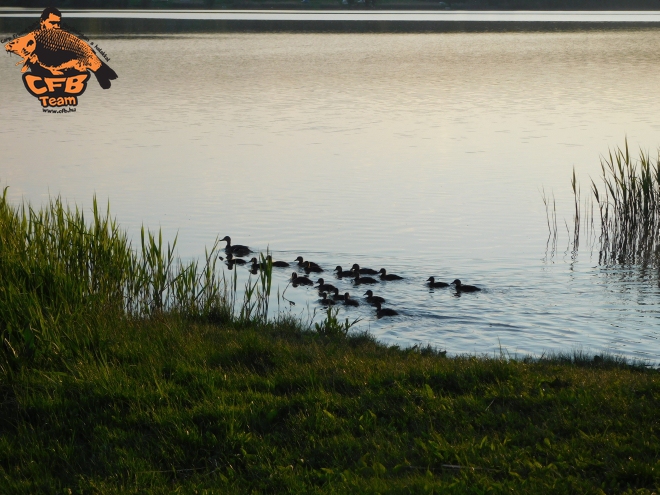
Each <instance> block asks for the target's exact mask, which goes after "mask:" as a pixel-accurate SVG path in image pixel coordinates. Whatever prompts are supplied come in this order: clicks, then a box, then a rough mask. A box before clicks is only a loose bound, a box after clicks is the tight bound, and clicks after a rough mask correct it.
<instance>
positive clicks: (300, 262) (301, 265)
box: [293, 256, 321, 268]
mask: <svg viewBox="0 0 660 495" xmlns="http://www.w3.org/2000/svg"><path fill="white" fill-rule="evenodd" d="M293 261H297V262H298V266H300V267H303V268H304V267H305V264H306V263H309V264H310V266H315V267H316V268H321V267H320V266H319V265H317V264H316V263H314V262H313V261H305V260H303V257H302V256H298V257H297V258H296V259H295V260H293Z"/></svg>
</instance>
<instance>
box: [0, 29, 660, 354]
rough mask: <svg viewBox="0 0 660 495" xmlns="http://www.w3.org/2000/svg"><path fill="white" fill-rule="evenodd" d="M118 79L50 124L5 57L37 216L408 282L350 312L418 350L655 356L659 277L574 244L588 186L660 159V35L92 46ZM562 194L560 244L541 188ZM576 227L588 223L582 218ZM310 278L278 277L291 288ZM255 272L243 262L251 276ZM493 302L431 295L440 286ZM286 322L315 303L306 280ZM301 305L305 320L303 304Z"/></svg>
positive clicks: (18, 166) (1, 108) (24, 191)
mask: <svg viewBox="0 0 660 495" xmlns="http://www.w3.org/2000/svg"><path fill="white" fill-rule="evenodd" d="M94 41H96V42H97V43H98V45H99V46H101V47H102V49H103V50H104V51H105V52H106V53H107V54H108V55H109V56H110V57H111V60H110V62H109V65H110V66H111V67H112V68H113V69H114V70H115V71H116V72H117V73H118V74H119V79H118V80H117V81H115V82H113V86H112V88H111V89H110V90H108V91H103V90H101V89H100V87H99V86H98V85H97V84H96V82H95V81H92V82H91V83H90V85H89V87H88V89H87V92H86V93H85V94H84V95H83V96H82V97H81V102H80V104H79V106H78V109H77V111H76V113H74V114H68V115H50V114H44V113H42V111H41V109H40V107H39V103H38V101H37V100H36V99H35V98H33V97H32V96H30V95H28V93H27V92H26V91H25V89H24V87H23V83H22V81H21V77H20V70H19V67H15V66H14V64H15V63H16V62H17V61H18V58H17V57H16V56H11V57H10V56H5V57H0V87H1V88H2V97H1V98H0V123H1V125H0V150H1V159H0V182H1V183H2V184H3V185H8V186H9V187H10V188H9V193H8V194H9V197H10V198H11V199H12V200H13V201H16V202H19V201H20V200H21V199H26V200H29V201H31V202H32V203H34V204H40V203H42V202H43V201H45V200H46V199H47V198H48V196H49V195H51V196H52V195H57V194H61V195H62V197H63V198H65V199H66V200H68V201H69V202H71V203H73V202H75V203H77V204H79V205H83V206H84V207H85V208H89V206H90V204H91V198H92V195H93V194H96V195H97V196H98V197H99V198H100V200H101V201H106V200H108V199H109V200H110V203H111V208H112V212H113V213H114V214H115V215H116V216H117V218H118V220H119V221H120V223H121V224H122V225H123V226H125V227H127V228H128V229H129V232H130V233H131V234H132V235H134V236H135V235H138V234H139V229H140V226H141V225H142V224H144V225H146V226H149V227H151V228H153V229H157V228H159V227H160V228H162V229H163V233H164V236H165V237H166V238H167V239H170V240H171V239H173V238H174V236H175V235H176V234H177V232H178V235H179V241H178V246H179V252H180V254H181V255H182V256H184V257H195V256H201V255H203V253H204V246H209V245H211V244H212V243H213V241H214V239H215V238H216V236H218V235H220V236H221V237H222V236H224V235H231V236H232V239H233V240H234V242H235V243H240V244H248V245H250V246H251V247H252V248H253V249H255V248H256V249H259V250H266V249H267V248H269V249H270V250H271V251H272V252H273V253H274V257H275V259H284V260H288V261H291V260H293V259H294V258H295V257H296V256H298V255H302V256H303V257H304V258H305V259H308V258H309V259H311V260H313V261H316V262H318V263H320V264H321V265H322V266H324V267H325V268H326V269H327V270H328V272H327V273H325V274H324V275H325V277H324V278H325V279H326V280H329V281H331V283H334V284H339V286H340V287H341V290H342V292H343V291H349V292H350V293H351V295H352V296H353V297H354V298H356V299H358V300H361V299H362V293H363V292H364V289H361V288H353V287H351V284H350V283H349V282H347V281H345V280H344V281H337V280H336V279H335V278H334V277H333V276H332V274H331V273H330V270H332V268H334V267H335V266H336V265H342V266H344V267H345V268H346V267H350V265H351V264H352V263H356V262H357V263H360V264H361V265H363V266H368V267H372V268H376V269H379V268H381V267H385V268H387V270H388V272H392V273H397V274H400V275H402V276H404V277H406V279H405V281H402V282H387V283H383V284H380V285H379V286H377V287H375V288H374V292H375V293H377V294H379V295H382V296H383V297H385V298H386V299H387V301H388V304H387V306H388V307H392V308H395V309H397V310H398V311H399V312H400V313H401V316H399V317H396V318H391V319H386V318H384V319H381V320H377V319H376V318H375V317H374V311H373V310H372V309H371V308H370V307H367V306H366V305H363V306H361V307H360V308H357V309H352V310H344V309H342V310H341V314H340V317H342V318H343V317H349V318H351V319H352V318H357V317H361V318H362V321H361V322H360V323H359V324H358V325H357V328H359V329H363V330H369V331H370V332H372V333H373V334H374V335H375V336H377V337H378V338H380V339H382V340H384V341H387V342H390V343H396V344H399V345H411V344H414V343H421V344H431V345H434V346H438V347H440V348H442V349H447V351H448V352H449V353H450V354H456V353H478V354H481V353H493V352H496V353H499V349H500V348H502V349H503V350H505V351H507V352H509V353H510V354H512V355H514V354H517V355H519V356H521V355H525V354H536V355H540V354H541V353H543V352H552V351H568V352H570V351H572V350H575V349H582V350H585V351H588V352H610V353H614V354H621V355H624V356H628V357H633V358H639V359H648V360H650V361H651V362H657V360H658V354H659V352H660V342H659V341H658V338H659V337H660V288H659V284H658V274H657V272H655V271H651V272H644V271H641V270H640V269H637V268H634V267H631V268H627V269H622V268H616V267H602V266H598V256H597V253H595V254H593V255H592V253H590V251H589V250H588V249H583V250H581V251H580V253H579V254H578V256H577V258H575V259H574V258H573V257H572V256H571V253H570V252H568V251H567V245H568V236H567V235H566V232H565V231H563V233H562V229H565V227H564V226H563V219H564V218H566V219H567V220H569V221H570V218H571V207H572V193H571V190H570V177H571V173H572V170H573V167H575V170H576V173H577V175H578V178H579V180H580V181H581V183H582V184H583V189H585V190H587V189H588V185H589V177H590V176H592V177H594V178H596V177H597V176H598V174H599V171H600V162H599V159H600V155H601V154H603V153H606V152H607V151H608V148H610V147H614V146H617V145H621V144H623V142H624V139H625V138H626V137H627V139H628V142H629V143H630V145H631V147H632V148H633V149H636V148H638V147H641V148H643V149H644V150H650V151H651V152H652V154H653V153H655V150H656V149H657V146H658V145H659V144H660V139H659V136H660V134H659V131H660V122H659V119H658V115H660V91H659V90H658V88H660V72H659V71H658V70H657V67H658V65H659V62H660V60H659V59H660V30H626V31H602V32H601V31H590V32H564V33H561V32H543V33H422V34H404V33H389V34H388V33H383V34H374V33H371V34H337V33H334V34H332V33H326V34H323V33H314V34H309V33H308V34H296V33H225V34H222V33H220V34H205V35H187V34H178V35H172V36H121V37H109V36H96V37H95V38H94ZM542 188H544V189H545V191H546V192H554V194H555V197H556V199H557V212H558V217H559V226H560V238H559V243H558V251H557V253H556V254H555V255H554V256H549V255H548V254H547V253H546V241H547V237H548V230H547V225H546V213H545V208H544V205H543V201H542V195H541V189H542ZM569 226H570V223H569ZM291 271H292V270H281V271H278V272H277V274H276V277H275V278H276V280H275V282H276V285H277V286H279V288H280V291H283V290H284V288H285V286H286V281H287V279H288V276H290V273H291ZM238 273H239V274H240V277H241V281H243V280H246V279H247V275H248V273H247V270H245V269H243V268H239V269H238ZM431 275H433V276H435V277H436V278H437V279H439V280H444V281H447V282H451V281H452V280H453V279H454V278H460V279H461V280H463V282H464V283H470V284H476V285H478V286H480V287H482V288H483V289H484V290H483V292H481V293H478V294H464V295H462V296H460V297H457V296H456V295H455V294H454V292H453V291H452V290H447V289H437V290H434V291H429V290H428V288H426V287H425V286H424V282H425V280H426V279H427V278H428V277H429V276H431ZM285 296H286V297H287V298H288V299H291V300H292V301H294V302H295V303H296V305H295V306H293V307H292V309H291V311H293V312H294V313H295V314H301V315H303V316H304V315H307V314H308V312H313V311H314V310H315V309H316V310H317V311H318V309H319V306H318V304H317V303H316V299H317V295H316V292H315V291H313V290H311V289H304V288H297V289H293V288H292V287H289V288H288V289H286V293H285ZM287 306H288V305H287Z"/></svg>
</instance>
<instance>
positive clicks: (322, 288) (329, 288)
mask: <svg viewBox="0 0 660 495" xmlns="http://www.w3.org/2000/svg"><path fill="white" fill-rule="evenodd" d="M316 283H317V284H319V286H318V287H317V289H318V290H319V292H334V291H335V290H336V289H337V287H335V286H334V285H331V284H326V283H325V280H323V279H322V278H320V279H318V280H317V281H316Z"/></svg>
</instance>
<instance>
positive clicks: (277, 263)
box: [266, 254, 289, 268]
mask: <svg viewBox="0 0 660 495" xmlns="http://www.w3.org/2000/svg"><path fill="white" fill-rule="evenodd" d="M266 260H267V261H270V262H271V263H272V264H273V266H274V267H277V268H286V267H288V266H289V264H288V263H287V262H286V261H273V257H272V256H271V255H270V254H269V255H268V256H266Z"/></svg>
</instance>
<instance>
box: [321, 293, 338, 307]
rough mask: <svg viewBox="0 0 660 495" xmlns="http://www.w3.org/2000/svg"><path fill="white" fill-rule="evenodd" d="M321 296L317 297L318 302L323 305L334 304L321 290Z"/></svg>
mask: <svg viewBox="0 0 660 495" xmlns="http://www.w3.org/2000/svg"><path fill="white" fill-rule="evenodd" d="M321 295H322V296H323V298H322V299H319V303H321V304H323V306H334V305H335V302H334V301H333V300H332V299H328V294H326V293H325V292H323V293H322V294H321Z"/></svg>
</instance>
